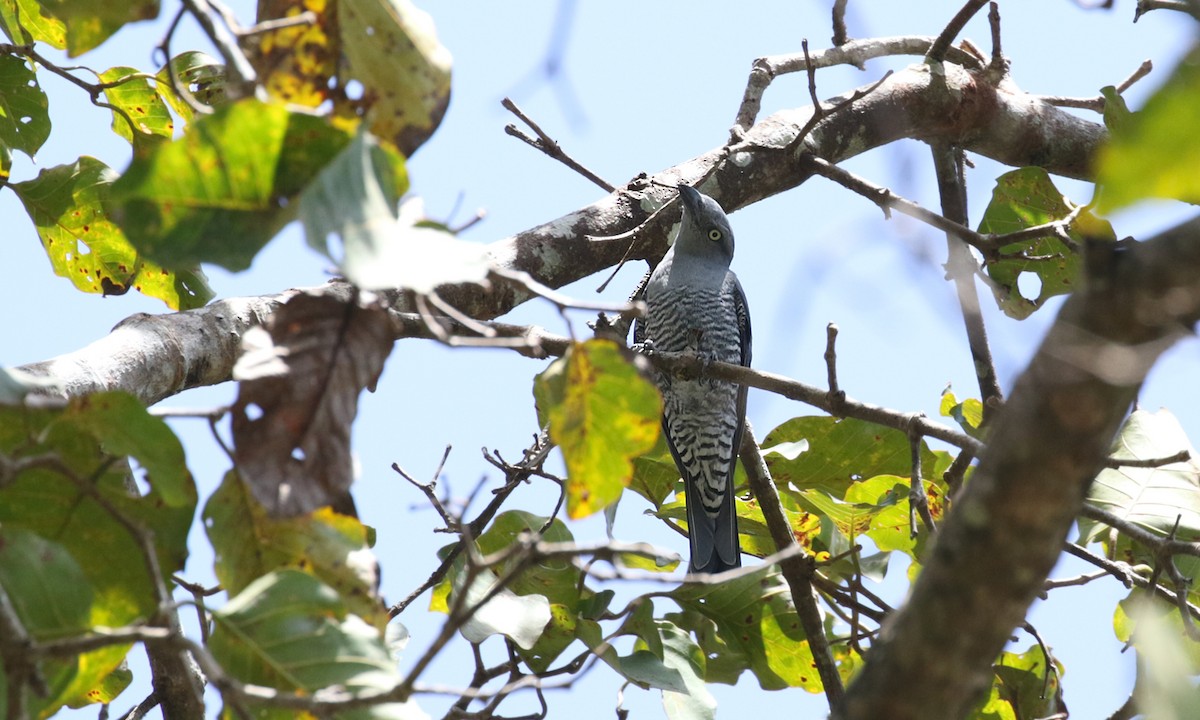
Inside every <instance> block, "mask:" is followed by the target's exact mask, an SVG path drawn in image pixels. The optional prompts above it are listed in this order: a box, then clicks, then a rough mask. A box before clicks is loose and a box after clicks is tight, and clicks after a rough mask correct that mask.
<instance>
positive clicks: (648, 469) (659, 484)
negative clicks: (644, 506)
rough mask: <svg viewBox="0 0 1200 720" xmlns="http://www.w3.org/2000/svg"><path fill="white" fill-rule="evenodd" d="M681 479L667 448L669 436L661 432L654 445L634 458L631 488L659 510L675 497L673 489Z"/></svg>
mask: <svg viewBox="0 0 1200 720" xmlns="http://www.w3.org/2000/svg"><path fill="white" fill-rule="evenodd" d="M679 479H680V478H679V468H677V467H676V466H675V458H673V457H671V451H670V449H668V448H667V436H666V435H664V434H663V433H662V432H659V434H658V440H656V441H655V443H654V447H653V448H652V449H651V450H650V451H649V452H647V453H644V454H642V455H640V456H638V457H636V458H634V460H633V479H631V480H630V481H629V489H630V490H632V491H634V492H636V493H637V494H638V495H641V496H642V497H644V498H646V499H647V500H649V501H650V503H651V504H653V505H654V508H655V509H656V510H657V509H659V508H661V507H662V505H663V503H664V502H665V501H667V500H668V499H671V498H674V492H672V491H673V490H674V489H675V485H676V483H678V482H679Z"/></svg>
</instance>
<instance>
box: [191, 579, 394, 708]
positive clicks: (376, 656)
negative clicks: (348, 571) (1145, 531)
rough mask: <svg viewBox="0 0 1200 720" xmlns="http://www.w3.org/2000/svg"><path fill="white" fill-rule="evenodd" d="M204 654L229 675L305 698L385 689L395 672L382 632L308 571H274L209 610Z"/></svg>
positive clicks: (391, 682)
mask: <svg viewBox="0 0 1200 720" xmlns="http://www.w3.org/2000/svg"><path fill="white" fill-rule="evenodd" d="M213 625H214V631H213V634H212V637H211V639H210V641H209V650H210V651H211V652H212V654H213V657H215V658H216V660H217V661H218V662H219V663H221V666H222V667H223V668H225V670H226V672H228V673H229V674H230V675H232V676H233V677H235V678H237V679H238V680H241V681H242V682H247V683H255V684H258V685H266V686H268V687H273V688H276V689H279V690H294V691H304V692H306V693H311V692H314V691H316V690H319V689H321V688H325V687H330V686H333V685H343V686H345V687H346V688H347V689H348V690H350V691H355V690H372V691H379V692H381V691H385V690H388V689H390V688H392V687H394V686H395V685H396V683H397V682H399V680H400V672H399V670H398V669H397V668H396V664H395V662H394V661H393V660H392V656H391V654H390V653H389V651H388V649H387V646H386V644H385V643H384V638H383V634H382V633H381V632H380V631H379V630H378V629H377V628H375V627H373V626H371V625H369V624H368V623H366V622H365V621H364V620H363V619H362V618H360V617H358V616H357V615H354V614H351V613H349V612H348V611H347V610H346V606H345V604H344V603H343V602H342V599H341V597H339V596H338V594H337V592H336V591H335V590H334V589H333V588H331V587H329V586H328V585H325V584H324V583H322V582H321V581H320V580H318V579H316V578H315V577H313V576H312V575H309V574H308V573H305V572H301V571H299V570H278V571H275V572H272V573H270V574H269V575H265V576H263V577H261V578H259V579H258V580H255V581H254V582H252V583H251V584H250V585H248V586H247V587H246V588H245V589H244V590H242V592H240V593H238V594H237V595H236V596H234V597H232V598H231V599H230V600H229V603H228V604H226V605H225V607H224V608H222V609H220V610H218V611H216V612H214V613H213Z"/></svg>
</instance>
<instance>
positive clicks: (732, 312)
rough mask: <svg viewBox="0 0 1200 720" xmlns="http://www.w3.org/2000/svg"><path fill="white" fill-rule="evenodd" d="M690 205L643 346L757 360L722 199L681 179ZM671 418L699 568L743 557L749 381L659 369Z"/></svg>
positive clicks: (651, 284)
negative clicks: (741, 451)
mask: <svg viewBox="0 0 1200 720" xmlns="http://www.w3.org/2000/svg"><path fill="white" fill-rule="evenodd" d="M678 190H679V199H680V201H681V204H682V206H683V215H682V218H681V219H680V223H679V232H678V234H677V235H676V237H675V242H674V244H672V245H671V247H670V249H668V250H667V253H666V255H664V256H663V259H662V260H661V261H660V262H659V263H658V265H657V266H656V267H655V268H654V270H653V271H652V272H651V273H650V277H649V279H648V280H647V282H646V288H645V297H644V299H645V303H646V310H645V314H644V317H642V318H640V319H639V320H638V321H637V322H636V323H635V325H634V342H635V347H638V346H640V347H642V348H643V349H647V350H651V351H655V352H683V351H691V352H695V353H697V354H699V355H700V356H701V357H703V358H704V359H705V361H706V362H711V361H713V360H720V361H723V362H728V363H734V364H737V365H743V366H746V367H749V366H750V346H751V343H750V313H749V310H748V307H747V303H746V294H745V292H743V290H742V285H741V283H739V282H738V279H737V275H735V274H734V273H733V271H731V270H730V269H729V266H730V263H731V261H732V260H733V231H732V229H730V226H729V219H728V218H727V217H726V216H725V211H724V210H722V209H721V206H720V205H719V204H718V203H717V201H716V200H714V199H712V198H711V197H709V196H707V195H704V194H703V193H701V192H699V191H698V190H696V189H695V188H692V187H691V186H689V185H685V184H680V185H679V186H678ZM655 382H656V384H657V385H658V388H659V391H660V392H661V393H662V397H663V416H662V428H663V434H664V436H665V437H666V441H667V447H668V448H670V450H671V456H672V457H674V459H675V466H676V467H677V468H678V469H679V473H680V476H681V477H682V478H683V480H684V488H685V490H684V499H685V501H686V506H687V524H688V536H689V544H690V549H691V560H690V562H689V565H688V572H689V573H719V572H723V571H725V570H730V569H733V568H737V567H741V552H740V549H739V545H738V531H737V514H736V511H735V509H734V487H733V482H734V481H733V472H734V468H735V467H736V466H737V456H738V448H739V446H740V443H741V438H742V425H743V422H744V420H745V417H746V386H744V385H736V384H733V383H729V382H726V381H724V380H718V379H715V378H711V377H699V378H692V379H685V378H680V377H676V376H672V375H670V374H668V373H664V372H658V373H656V377H655Z"/></svg>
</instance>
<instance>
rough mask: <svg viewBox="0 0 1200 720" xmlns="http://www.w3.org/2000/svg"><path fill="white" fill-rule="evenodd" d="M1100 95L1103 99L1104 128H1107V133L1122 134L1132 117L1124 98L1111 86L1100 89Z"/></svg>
mask: <svg viewBox="0 0 1200 720" xmlns="http://www.w3.org/2000/svg"><path fill="white" fill-rule="evenodd" d="M1100 95H1101V96H1102V97H1103V98H1104V127H1106V128H1108V130H1109V132H1115V133H1120V132H1124V131H1125V130H1126V129H1127V126H1128V125H1129V122H1130V119H1131V118H1132V117H1133V113H1131V112H1130V111H1129V106H1128V105H1126V104H1125V98H1123V97H1121V93H1119V92H1117V88H1116V87H1115V86H1113V85H1105V86H1104V87H1102V88H1100Z"/></svg>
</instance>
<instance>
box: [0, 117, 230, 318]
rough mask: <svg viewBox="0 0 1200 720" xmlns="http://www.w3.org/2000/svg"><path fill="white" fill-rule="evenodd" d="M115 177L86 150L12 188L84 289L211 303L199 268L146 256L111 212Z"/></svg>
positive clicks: (184, 304) (51, 253)
mask: <svg viewBox="0 0 1200 720" xmlns="http://www.w3.org/2000/svg"><path fill="white" fill-rule="evenodd" d="M122 122H123V121H122ZM115 177H116V176H115V173H113V171H112V170H111V169H110V168H109V167H108V166H107V165H105V164H104V163H102V162H100V161H99V160H97V159H95V158H91V157H87V156H86V155H85V156H83V157H81V158H79V159H78V160H77V161H75V163H73V164H71V165H59V166H57V167H52V168H47V169H45V170H43V171H41V172H40V173H38V176H37V177H36V178H34V179H33V180H27V181H25V182H19V183H13V184H11V185H10V186H9V187H11V188H12V189H13V190H14V191H15V192H16V193H17V196H18V197H19V198H20V199H21V202H22V203H23V204H24V205H25V210H26V212H28V213H29V217H30V218H31V219H32V220H33V223H34V225H35V227H36V228H37V232H38V235H39V236H40V237H41V239H42V245H43V247H45V249H46V255H47V256H48V257H49V258H50V265H51V266H52V267H53V268H54V272H55V273H56V274H57V275H59V276H61V277H65V278H67V279H69V280H70V281H71V282H72V283H74V284H75V287H76V288H78V289H79V290H82V291H84V292H89V293H98V294H102V295H124V294H125V293H126V292H128V291H129V290H130V289H131V288H132V289H134V290H137V291H138V292H140V293H142V294H143V295H146V296H148V297H153V298H158V299H159V300H162V301H163V302H164V303H166V304H167V306H168V307H170V308H171V309H173V310H181V309H188V308H194V307H200V306H202V305H204V304H205V303H207V302H208V301H209V300H210V299H211V298H212V296H213V293H212V290H211V289H210V288H209V287H208V283H207V280H206V279H205V277H204V274H203V273H202V272H201V271H200V270H199V268H188V267H183V268H181V269H179V270H175V271H167V270H164V269H163V268H162V267H161V266H159V265H158V264H156V263H154V262H152V261H150V260H147V259H146V258H145V257H143V256H142V255H140V254H139V253H138V251H137V249H136V248H134V247H133V246H132V245H131V244H130V243H129V241H128V240H127V239H126V237H125V234H124V233H123V232H121V229H120V228H119V227H117V225H116V224H115V223H114V222H113V221H112V219H111V218H110V217H109V215H108V212H107V206H106V200H107V198H108V195H109V188H110V187H111V186H112V183H113V180H114V179H115Z"/></svg>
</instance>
